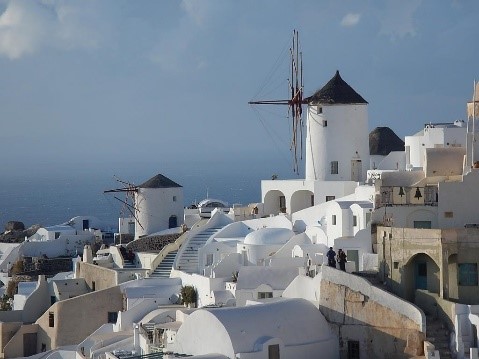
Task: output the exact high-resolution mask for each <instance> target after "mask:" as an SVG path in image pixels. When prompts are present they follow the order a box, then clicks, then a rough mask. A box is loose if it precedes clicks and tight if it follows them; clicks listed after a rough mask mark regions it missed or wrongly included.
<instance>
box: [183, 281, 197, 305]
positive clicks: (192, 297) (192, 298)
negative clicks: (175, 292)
mask: <svg viewBox="0 0 479 359" xmlns="http://www.w3.org/2000/svg"><path fill="white" fill-rule="evenodd" d="M196 299H197V294H196V289H195V288H194V287H193V286H191V285H185V286H183V287H181V304H193V303H194V304H196Z"/></svg>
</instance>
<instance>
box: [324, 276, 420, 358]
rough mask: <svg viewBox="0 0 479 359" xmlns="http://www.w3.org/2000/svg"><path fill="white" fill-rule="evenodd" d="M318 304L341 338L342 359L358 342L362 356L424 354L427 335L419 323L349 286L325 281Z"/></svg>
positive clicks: (400, 356)
mask: <svg viewBox="0 0 479 359" xmlns="http://www.w3.org/2000/svg"><path fill="white" fill-rule="evenodd" d="M319 307H320V310H321V312H322V313H323V315H324V316H325V317H326V319H327V320H328V322H329V323H330V324H331V327H332V328H333V330H334V331H335V332H336V333H337V335H338V337H339V345H340V357H341V358H348V350H351V347H352V346H354V345H356V344H357V345H358V350H359V353H360V357H361V358H387V357H391V358H411V357H414V356H419V355H422V354H423V341H424V338H425V336H424V333H422V332H421V331H420V329H421V328H419V326H418V324H417V323H415V322H414V321H412V320H411V319H410V318H408V317H406V316H404V315H402V314H400V313H398V312H396V311H394V310H393V309H391V308H389V307H388V306H385V305H384V304H382V303H378V302H375V301H374V300H371V298H369V297H368V296H367V295H365V294H363V293H361V292H358V291H355V290H352V289H351V288H349V287H348V286H345V285H340V284H337V283H332V282H329V281H327V280H322V281H321V287H320V303H319Z"/></svg>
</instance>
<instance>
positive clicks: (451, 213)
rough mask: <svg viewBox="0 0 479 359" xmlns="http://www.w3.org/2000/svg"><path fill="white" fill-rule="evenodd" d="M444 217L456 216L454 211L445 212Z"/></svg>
mask: <svg viewBox="0 0 479 359" xmlns="http://www.w3.org/2000/svg"><path fill="white" fill-rule="evenodd" d="M444 218H454V212H444Z"/></svg>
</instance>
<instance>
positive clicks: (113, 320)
mask: <svg viewBox="0 0 479 359" xmlns="http://www.w3.org/2000/svg"><path fill="white" fill-rule="evenodd" d="M117 319H118V312H108V323H116V320H117Z"/></svg>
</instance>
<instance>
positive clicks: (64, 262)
mask: <svg viewBox="0 0 479 359" xmlns="http://www.w3.org/2000/svg"><path fill="white" fill-rule="evenodd" d="M72 269H73V263H72V258H70V257H66V258H39V257H25V258H24V259H23V268H22V271H21V272H20V273H10V275H11V276H14V277H25V280H28V279H26V278H31V280H36V279H37V278H38V275H39V274H44V275H46V276H47V277H53V276H54V275H55V274H57V273H61V272H70V271H72Z"/></svg>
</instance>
